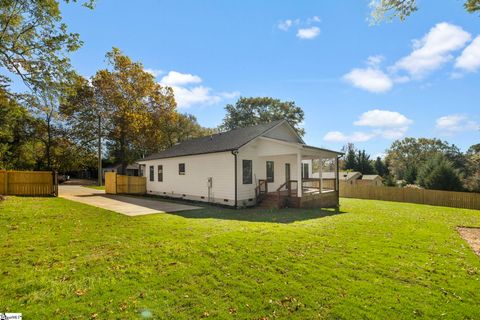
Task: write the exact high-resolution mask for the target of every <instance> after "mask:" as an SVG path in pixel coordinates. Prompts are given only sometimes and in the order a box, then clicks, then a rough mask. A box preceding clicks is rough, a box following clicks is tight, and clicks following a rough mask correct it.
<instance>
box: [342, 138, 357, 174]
mask: <svg viewBox="0 0 480 320" xmlns="http://www.w3.org/2000/svg"><path fill="white" fill-rule="evenodd" d="M342 151H343V152H344V153H345V156H344V158H345V160H344V164H343V170H355V168H356V167H357V158H356V150H355V145H354V144H353V143H349V144H347V145H346V146H344V147H343V148H342Z"/></svg>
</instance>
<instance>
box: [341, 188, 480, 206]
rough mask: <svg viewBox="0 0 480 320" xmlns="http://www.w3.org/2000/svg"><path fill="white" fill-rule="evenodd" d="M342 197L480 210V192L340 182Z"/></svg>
mask: <svg viewBox="0 0 480 320" xmlns="http://www.w3.org/2000/svg"><path fill="white" fill-rule="evenodd" d="M340 197H345V198H359V199H373V200H385V201H398V202H410V203H419V204H428V205H434V206H444V207H454V208H465V209H476V210H480V193H474V192H455V191H442V190H426V189H411V188H397V187H384V186H368V185H349V184H346V183H340Z"/></svg>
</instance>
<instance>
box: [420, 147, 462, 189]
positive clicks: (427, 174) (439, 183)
mask: <svg viewBox="0 0 480 320" xmlns="http://www.w3.org/2000/svg"><path fill="white" fill-rule="evenodd" d="M418 182H419V184H420V185H421V186H422V187H424V188H426V189H434V190H448V191H462V190H463V187H462V182H461V178H460V174H459V172H458V170H457V169H455V168H454V166H453V164H452V162H451V161H449V160H448V159H447V158H446V157H445V156H444V155H442V154H437V155H435V156H434V157H433V158H430V159H429V160H428V161H427V162H426V163H425V164H424V165H423V167H422V168H421V170H420V172H419V174H418Z"/></svg>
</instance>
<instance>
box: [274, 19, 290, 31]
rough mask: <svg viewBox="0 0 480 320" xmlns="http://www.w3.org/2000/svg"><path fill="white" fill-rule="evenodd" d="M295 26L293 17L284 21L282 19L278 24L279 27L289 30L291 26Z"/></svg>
mask: <svg viewBox="0 0 480 320" xmlns="http://www.w3.org/2000/svg"><path fill="white" fill-rule="evenodd" d="M291 26H293V20H292V19H287V20H284V21H280V22H279V23H278V25H277V27H278V29H280V30H283V31H288V29H290V27H291Z"/></svg>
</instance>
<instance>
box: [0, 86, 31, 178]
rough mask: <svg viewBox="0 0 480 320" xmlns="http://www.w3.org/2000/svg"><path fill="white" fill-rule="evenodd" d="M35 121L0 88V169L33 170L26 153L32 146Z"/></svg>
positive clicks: (29, 156)
mask: <svg viewBox="0 0 480 320" xmlns="http://www.w3.org/2000/svg"><path fill="white" fill-rule="evenodd" d="M36 126H37V121H36V120H35V119H34V118H33V117H32V116H31V115H30V113H29V112H28V110H27V109H26V108H25V107H24V106H22V105H21V104H20V103H19V102H18V101H17V100H16V99H14V96H13V95H11V94H10V95H9V94H7V92H6V90H4V89H2V88H0V168H2V169H33V168H34V166H35V159H34V158H33V157H32V156H31V154H30V153H29V152H28V151H29V147H30V146H31V145H32V144H34V141H35V134H36Z"/></svg>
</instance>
